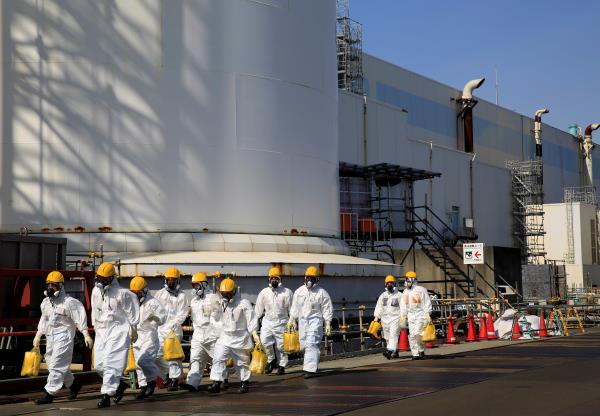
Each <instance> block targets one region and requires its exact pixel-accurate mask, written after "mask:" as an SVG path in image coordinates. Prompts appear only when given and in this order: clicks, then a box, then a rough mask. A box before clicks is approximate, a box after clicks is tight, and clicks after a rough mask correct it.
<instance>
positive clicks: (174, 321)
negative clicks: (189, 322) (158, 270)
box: [154, 288, 190, 381]
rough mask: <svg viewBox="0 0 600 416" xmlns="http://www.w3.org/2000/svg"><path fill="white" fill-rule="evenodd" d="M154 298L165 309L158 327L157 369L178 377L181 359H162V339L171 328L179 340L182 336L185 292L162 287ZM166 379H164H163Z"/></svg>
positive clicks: (186, 305) (185, 304)
mask: <svg viewBox="0 0 600 416" xmlns="http://www.w3.org/2000/svg"><path fill="white" fill-rule="evenodd" d="M154 297H155V298H156V300H158V301H159V302H160V304H161V305H162V306H163V308H165V310H166V311H167V320H166V321H165V323H164V324H162V325H161V326H159V327H158V340H159V350H158V355H157V357H156V364H157V365H158V370H159V371H160V372H161V374H160V375H161V376H162V375H163V374H166V373H167V372H168V373H169V378H170V379H178V378H179V377H181V375H182V374H183V365H182V362H181V361H168V362H167V361H165V360H164V359H163V347H164V340H165V338H166V337H167V335H169V332H171V330H174V331H175V333H176V334H177V336H178V337H179V341H180V342H181V339H182V338H183V330H182V329H181V325H182V324H183V322H184V321H185V320H186V318H187V316H188V314H189V310H190V308H189V299H188V297H187V295H186V294H185V292H184V291H183V290H181V289H177V290H176V291H173V292H170V291H169V290H167V289H166V288H162V289H161V290H159V291H158V292H156V295H155V296H154ZM165 381H166V380H165Z"/></svg>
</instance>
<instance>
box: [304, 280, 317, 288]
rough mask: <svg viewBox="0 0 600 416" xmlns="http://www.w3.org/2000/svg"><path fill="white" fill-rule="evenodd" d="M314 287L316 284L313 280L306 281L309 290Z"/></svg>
mask: <svg viewBox="0 0 600 416" xmlns="http://www.w3.org/2000/svg"><path fill="white" fill-rule="evenodd" d="M314 285H315V283H314V282H313V281H312V280H307V281H306V287H307V288H309V289H310V288H311V287H313V286H314Z"/></svg>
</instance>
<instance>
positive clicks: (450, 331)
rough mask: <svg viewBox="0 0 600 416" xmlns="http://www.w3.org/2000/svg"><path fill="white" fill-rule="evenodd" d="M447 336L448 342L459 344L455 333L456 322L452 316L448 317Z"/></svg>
mask: <svg viewBox="0 0 600 416" xmlns="http://www.w3.org/2000/svg"><path fill="white" fill-rule="evenodd" d="M447 334H448V335H447V336H446V344H458V341H457V340H456V335H454V324H453V323H452V317H451V316H449V317H448V331H447Z"/></svg>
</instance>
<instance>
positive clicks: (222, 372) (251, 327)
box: [210, 296, 258, 381]
mask: <svg viewBox="0 0 600 416" xmlns="http://www.w3.org/2000/svg"><path fill="white" fill-rule="evenodd" d="M221 302H222V303H221V308H222V310H223V331H222V332H221V335H220V336H219V339H218V340H217V343H216V344H215V352H214V356H213V364H212V369H211V371H210V379H211V380H212V381H223V380H225V378H227V366H226V362H227V359H228V358H229V357H230V356H231V357H232V358H233V365H234V367H235V368H236V369H237V370H238V371H239V372H240V380H241V381H248V380H250V368H249V366H250V350H251V349H252V347H253V345H254V343H253V342H252V337H251V335H250V334H252V332H254V331H257V330H258V319H256V314H255V313H254V308H252V304H250V302H249V301H248V300H246V299H239V298H238V297H235V296H234V297H233V299H231V300H230V301H229V302H226V301H223V300H222V301H221Z"/></svg>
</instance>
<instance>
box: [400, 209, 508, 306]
mask: <svg viewBox="0 0 600 416" xmlns="http://www.w3.org/2000/svg"><path fill="white" fill-rule="evenodd" d="M407 209H408V212H409V214H410V215H408V216H407V222H408V224H407V228H408V229H410V230H411V231H412V233H413V239H414V242H416V243H418V245H419V246H420V247H421V249H422V251H423V253H425V255H426V256H427V257H428V258H429V259H430V260H431V261H432V262H433V264H435V265H436V266H437V267H439V268H440V269H441V270H442V271H443V272H444V275H445V277H446V281H447V282H449V283H454V284H455V285H456V287H457V288H458V289H460V291H462V292H463V293H462V294H461V293H456V295H457V296H462V295H464V296H477V295H478V294H480V295H483V296H488V295H489V291H488V292H487V293H486V291H485V290H484V288H488V289H490V290H491V291H493V292H494V293H495V294H497V295H498V293H499V292H498V288H497V287H496V286H495V285H492V284H490V283H489V282H488V281H487V280H486V279H485V277H484V276H483V275H482V274H481V273H480V272H479V271H478V270H477V269H475V268H474V267H468V268H467V270H466V271H465V270H463V268H462V267H461V263H462V261H461V259H462V253H460V252H459V250H458V249H457V248H456V245H457V244H458V243H467V242H470V241H473V240H476V239H477V236H476V235H458V234H457V233H456V232H455V231H454V230H453V229H452V228H451V227H450V226H448V224H446V223H445V222H444V221H443V220H442V219H441V218H440V217H439V216H438V215H437V214H436V213H435V212H433V211H432V210H431V209H430V208H429V207H428V206H414V207H407ZM485 267H486V268H488V269H489V270H491V271H492V272H493V274H494V276H495V279H496V282H502V284H505V285H508V286H510V287H512V286H511V285H510V284H508V283H507V282H506V280H505V279H504V278H503V277H502V276H500V275H499V274H498V273H496V271H495V270H494V269H493V268H492V267H491V266H490V265H489V264H487V263H485ZM446 295H447V294H446Z"/></svg>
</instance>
